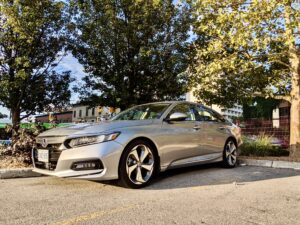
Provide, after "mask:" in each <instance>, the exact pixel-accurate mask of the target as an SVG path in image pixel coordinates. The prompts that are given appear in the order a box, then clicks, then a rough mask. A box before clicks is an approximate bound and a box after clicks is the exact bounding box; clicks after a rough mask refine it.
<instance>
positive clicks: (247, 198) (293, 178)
mask: <svg viewBox="0 0 300 225" xmlns="http://www.w3.org/2000/svg"><path fill="white" fill-rule="evenodd" d="M0 193H1V195H0V224H114V225H115V224H125V225H126V224H280V225H281V224H292V225H295V224H300V222H299V221H300V213H299V212H300V211H299V209H300V171H296V170H287V169H273V168H261V167H237V168H235V169H223V168H221V167H220V166H218V165H209V166H198V167H193V168H185V169H176V170H172V171H168V172H165V173H162V174H161V175H160V176H159V177H158V178H157V179H156V180H155V182H154V183H153V184H152V185H151V186H149V187H147V188H144V189H140V190H130V189H124V188H121V187H118V186H117V185H116V184H115V182H108V183H100V182H91V181H82V180H74V179H60V178H54V177H40V178H24V179H10V180H0Z"/></svg>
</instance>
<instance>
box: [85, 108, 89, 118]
mask: <svg viewBox="0 0 300 225" xmlns="http://www.w3.org/2000/svg"><path fill="white" fill-rule="evenodd" d="M85 116H86V117H88V116H89V107H86V111H85Z"/></svg>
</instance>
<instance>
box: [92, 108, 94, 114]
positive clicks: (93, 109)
mask: <svg viewBox="0 0 300 225" xmlns="http://www.w3.org/2000/svg"><path fill="white" fill-rule="evenodd" d="M92 116H95V108H92Z"/></svg>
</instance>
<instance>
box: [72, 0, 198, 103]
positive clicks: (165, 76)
mask: <svg viewBox="0 0 300 225" xmlns="http://www.w3.org/2000/svg"><path fill="white" fill-rule="evenodd" d="M71 5H72V9H73V13H74V18H73V21H75V24H74V26H73V31H74V33H73V37H74V39H73V43H72V46H71V47H72V49H73V54H74V55H75V56H76V57H77V59H78V60H79V62H80V63H81V64H83V65H84V68H85V71H86V72H87V73H88V75H87V76H86V77H85V78H84V81H85V86H84V88H83V89H82V88H81V90H84V91H83V92H81V94H82V97H83V99H86V100H90V103H92V104H101V105H110V106H113V107H121V108H125V107H129V106H130V105H133V104H140V103H144V102H150V101H157V100H168V99H176V98H179V97H180V96H181V95H182V94H183V93H185V88H184V86H185V83H186V82H185V76H183V72H184V71H185V70H186V68H187V65H188V59H189V54H190V53H191V52H192V50H191V48H190V43H189V42H188V38H189V33H188V31H189V30H190V25H191V23H190V21H191V18H190V7H189V5H188V4H187V3H182V4H181V3H179V2H177V3H176V5H175V3H173V1H165V0H164V1H154V0H150V1H140V0H117V1H115V0H114V1H112V0H93V1H92V0H86V1H80V0H73V1H71ZM87 90H90V91H87ZM99 94H100V96H99Z"/></svg>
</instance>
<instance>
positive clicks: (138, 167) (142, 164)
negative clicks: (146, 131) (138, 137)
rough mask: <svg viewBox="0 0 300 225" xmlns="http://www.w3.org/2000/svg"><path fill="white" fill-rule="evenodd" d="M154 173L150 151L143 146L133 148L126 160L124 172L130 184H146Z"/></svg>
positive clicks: (152, 157)
mask: <svg viewBox="0 0 300 225" xmlns="http://www.w3.org/2000/svg"><path fill="white" fill-rule="evenodd" d="M153 171H154V156H153V153H152V151H151V150H150V149H149V148H148V147H147V146H146V145H143V144H139V145H137V146H135V147H134V148H133V149H132V150H131V151H130V152H129V154H128V156H127V159H126V172H127V175H128V178H129V179H130V181H131V182H133V183H134V184H137V185H141V184H143V183H146V182H147V181H148V180H149V179H150V178H151V176H152V174H153Z"/></svg>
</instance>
